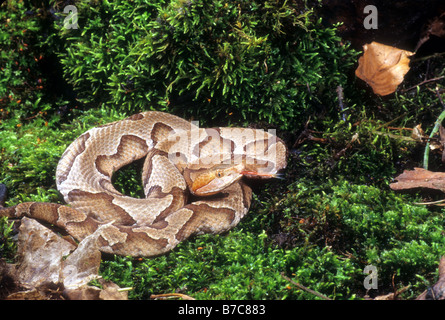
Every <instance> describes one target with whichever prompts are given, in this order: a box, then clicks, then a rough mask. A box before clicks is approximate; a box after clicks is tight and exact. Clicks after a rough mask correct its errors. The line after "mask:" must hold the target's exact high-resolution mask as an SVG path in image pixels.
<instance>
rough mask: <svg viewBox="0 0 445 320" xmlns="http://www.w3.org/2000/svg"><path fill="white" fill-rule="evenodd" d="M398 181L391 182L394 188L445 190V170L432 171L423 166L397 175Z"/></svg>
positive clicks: (391, 186)
mask: <svg viewBox="0 0 445 320" xmlns="http://www.w3.org/2000/svg"><path fill="white" fill-rule="evenodd" d="M396 180H397V182H394V183H391V184H390V185H389V187H390V188H391V189H392V190H407V189H415V188H429V189H435V190H440V191H443V192H445V172H432V171H429V170H425V169H423V168H414V170H405V171H403V173H402V174H401V175H399V176H397V177H396Z"/></svg>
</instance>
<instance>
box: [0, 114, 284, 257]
mask: <svg viewBox="0 0 445 320" xmlns="http://www.w3.org/2000/svg"><path fill="white" fill-rule="evenodd" d="M143 157H145V160H144V166H143V170H142V183H143V189H144V193H145V198H141V199H139V198H132V197H129V196H126V195H123V194H121V193H120V192H119V191H117V190H116V189H115V188H114V187H113V185H112V176H113V173H115V172H116V171H117V170H119V169H120V168H122V167H123V166H125V165H127V164H129V163H131V162H133V161H135V160H137V159H141V158H143ZM286 162H287V149H286V146H285V144H284V143H283V141H282V140H281V139H279V138H277V137H276V136H275V135H274V134H271V133H269V132H266V131H264V130H259V129H250V128H199V126H197V125H196V124H194V123H191V122H188V121H186V120H184V119H182V118H179V117H177V116H174V115H171V114H167V113H163V112H157V111H148V112H142V113H138V114H135V115H133V116H131V117H129V118H127V119H124V120H120V121H116V122H113V123H109V124H106V125H103V126H99V127H96V128H92V129H90V130H88V131H87V132H85V133H83V134H82V135H81V136H79V137H78V138H77V139H76V140H75V141H74V142H73V143H72V144H71V145H70V146H69V147H68V148H67V149H66V151H65V152H64V153H63V155H62V157H61V159H60V161H59V164H58V166H57V170H56V184H57V189H58V190H59V191H60V193H61V194H62V196H63V198H64V200H65V202H66V203H67V204H68V205H61V204H55V203H40V202H25V203H21V204H18V205H16V206H12V207H7V208H0V216H7V217H9V218H20V217H23V216H28V217H31V218H34V219H37V220H41V221H44V222H47V223H50V224H53V225H55V226H57V227H60V228H63V229H64V230H66V231H67V232H68V233H69V234H70V235H71V236H72V237H74V238H75V239H76V240H78V241H81V240H82V239H84V238H86V237H87V236H89V235H91V234H93V233H99V234H98V237H97V245H98V247H99V249H100V250H101V251H102V252H106V253H112V254H118V255H125V256H135V257H141V256H146V257H149V256H157V255H161V254H164V253H166V252H168V251H170V250H172V249H173V248H174V247H175V246H176V245H177V244H178V243H179V242H181V241H183V240H185V239H187V238H188V237H190V236H192V235H198V234H204V233H213V234H217V233H222V232H225V231H227V230H229V229H231V228H233V227H234V226H236V225H237V224H238V222H239V221H240V219H241V218H242V217H243V216H244V215H245V214H246V213H247V211H248V210H249V207H250V203H251V197H252V191H251V189H250V187H249V186H248V185H247V184H246V182H245V178H247V179H249V178H260V179H264V178H272V177H275V176H276V174H277V173H278V172H279V171H280V170H281V169H284V168H285V167H286ZM243 177H244V178H243Z"/></svg>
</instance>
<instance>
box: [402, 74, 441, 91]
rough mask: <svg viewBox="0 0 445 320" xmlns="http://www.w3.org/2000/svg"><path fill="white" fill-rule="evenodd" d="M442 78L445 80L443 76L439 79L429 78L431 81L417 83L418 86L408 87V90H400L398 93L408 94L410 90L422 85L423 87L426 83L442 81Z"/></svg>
mask: <svg viewBox="0 0 445 320" xmlns="http://www.w3.org/2000/svg"><path fill="white" fill-rule="evenodd" d="M443 78H445V76H441V77H437V78H431V79H428V80H425V81H422V82H421V83H418V84H416V85H415V86H412V87H409V88H408V89H403V90H400V92H401V93H405V92H408V91H410V90H413V89H416V88H417V87H419V86H422V85H424V84H426V83H429V82H434V81H438V80H441V79H443Z"/></svg>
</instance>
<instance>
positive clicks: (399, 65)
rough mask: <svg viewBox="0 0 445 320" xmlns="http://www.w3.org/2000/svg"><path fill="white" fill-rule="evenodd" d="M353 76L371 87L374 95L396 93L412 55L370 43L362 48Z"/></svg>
mask: <svg viewBox="0 0 445 320" xmlns="http://www.w3.org/2000/svg"><path fill="white" fill-rule="evenodd" d="M363 50H364V53H363V56H361V57H360V58H359V60H358V68H357V69H356V70H355V75H356V76H357V77H359V78H360V79H362V80H364V81H365V82H366V83H367V84H369V85H370V86H371V88H372V89H373V91H374V93H375V94H378V95H381V96H385V95H388V94H391V93H393V92H394V91H396V89H397V86H398V85H399V84H400V83H402V81H403V79H404V77H405V74H406V73H407V72H408V70H409V62H410V60H409V58H408V57H410V56H412V55H413V54H414V53H413V52H410V51H406V50H401V49H398V48H394V47H391V46H387V45H384V44H381V43H378V42H372V43H370V44H365V45H364V46H363Z"/></svg>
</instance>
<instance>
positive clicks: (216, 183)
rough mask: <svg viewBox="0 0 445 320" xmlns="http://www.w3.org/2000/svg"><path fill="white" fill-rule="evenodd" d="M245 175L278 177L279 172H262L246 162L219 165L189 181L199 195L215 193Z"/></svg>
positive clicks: (192, 188) (194, 192)
mask: <svg viewBox="0 0 445 320" xmlns="http://www.w3.org/2000/svg"><path fill="white" fill-rule="evenodd" d="M243 176H246V177H247V178H266V179H267V178H277V177H278V175H277V174H273V173H262V172H259V171H258V170H253V169H251V168H246V166H245V165H244V164H238V165H218V166H215V167H213V168H210V169H207V170H205V171H203V172H200V173H198V174H196V175H195V176H194V177H193V179H192V180H191V181H190V182H189V189H190V191H191V192H192V193H193V194H194V195H197V196H210V195H214V194H216V193H218V192H220V191H222V190H224V189H225V188H227V187H228V186H230V185H232V184H233V183H235V182H237V181H238V180H240V179H241V178H242V177H243Z"/></svg>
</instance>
